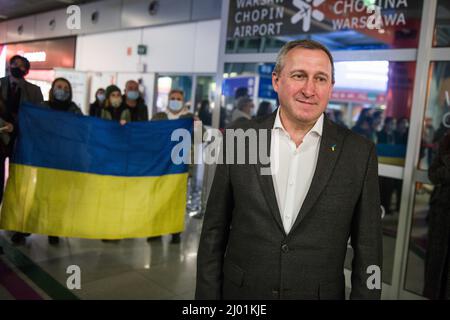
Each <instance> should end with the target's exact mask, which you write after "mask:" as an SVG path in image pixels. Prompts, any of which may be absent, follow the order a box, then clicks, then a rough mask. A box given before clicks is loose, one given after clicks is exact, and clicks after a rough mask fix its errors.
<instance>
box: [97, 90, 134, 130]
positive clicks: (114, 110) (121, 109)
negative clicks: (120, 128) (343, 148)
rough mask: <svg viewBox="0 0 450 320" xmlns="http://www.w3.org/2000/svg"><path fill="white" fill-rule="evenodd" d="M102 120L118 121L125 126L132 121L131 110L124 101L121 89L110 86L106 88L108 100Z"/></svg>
mask: <svg viewBox="0 0 450 320" xmlns="http://www.w3.org/2000/svg"><path fill="white" fill-rule="evenodd" d="M100 118H102V119H106V120H113V121H118V122H120V124H122V125H124V124H125V123H127V122H130V121H131V114H130V110H128V109H127V108H126V107H125V106H124V104H123V100H122V94H121V92H120V89H119V87H117V86H116V85H113V84H112V85H110V86H108V87H107V88H106V100H105V106H104V107H103V109H102V111H101V113H100Z"/></svg>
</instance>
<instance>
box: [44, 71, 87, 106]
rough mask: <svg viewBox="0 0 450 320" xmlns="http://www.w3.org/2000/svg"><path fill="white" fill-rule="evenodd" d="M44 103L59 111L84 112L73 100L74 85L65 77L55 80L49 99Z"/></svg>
mask: <svg viewBox="0 0 450 320" xmlns="http://www.w3.org/2000/svg"><path fill="white" fill-rule="evenodd" d="M43 105H44V106H46V107H49V108H50V109H53V110H57V111H67V112H72V113H75V114H82V112H81V110H80V108H79V107H78V106H77V105H76V104H75V102H73V101H72V86H71V85H70V82H69V80H67V79H65V78H56V79H55V80H53V83H52V87H51V89H50V93H49V99H48V100H47V101H44V103H43Z"/></svg>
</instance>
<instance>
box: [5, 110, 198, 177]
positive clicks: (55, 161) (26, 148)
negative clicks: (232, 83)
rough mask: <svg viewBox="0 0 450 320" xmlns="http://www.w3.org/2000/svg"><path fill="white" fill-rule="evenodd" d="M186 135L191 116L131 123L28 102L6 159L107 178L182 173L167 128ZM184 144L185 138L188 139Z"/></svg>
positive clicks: (169, 131)
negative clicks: (15, 140)
mask: <svg viewBox="0 0 450 320" xmlns="http://www.w3.org/2000/svg"><path fill="white" fill-rule="evenodd" d="M179 128H183V129H186V130H188V131H189V132H190V133H191V134H192V119H180V120H167V121H164V120H163V121H150V122H132V123H128V124H126V125H125V126H121V125H120V124H119V123H117V122H115V121H108V120H103V119H99V118H94V117H86V116H82V115H76V114H72V113H68V112H61V111H54V110H50V109H47V108H43V107H40V106H34V105H31V104H28V103H25V104H22V105H21V107H20V112H19V136H18V139H17V143H16V148H15V152H14V156H13V159H12V162H14V163H17V164H23V165H30V166H36V167H44V168H51V169H59V170H69V171H77V172H84V173H94V174H102V175H112V176H128V177H139V176H162V175H166V174H177V173H184V172H187V170H188V167H187V165H186V164H174V163H173V162H172V159H171V153H172V148H173V147H174V146H175V145H177V144H178V143H179V141H171V135H172V132H173V131H174V130H175V129H179ZM189 143H190V140H189Z"/></svg>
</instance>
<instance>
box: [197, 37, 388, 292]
mask: <svg viewBox="0 0 450 320" xmlns="http://www.w3.org/2000/svg"><path fill="white" fill-rule="evenodd" d="M272 80H273V86H274V89H275V91H276V92H277V93H278V98H279V101H280V106H279V108H278V109H277V111H276V112H274V113H273V114H271V115H269V116H265V117H263V118H257V119H254V120H250V121H247V122H243V123H241V128H240V129H243V130H244V132H249V131H251V130H253V131H254V132H256V134H257V136H258V138H261V135H262V132H267V133H268V134H267V137H268V139H267V140H268V141H267V142H266V143H267V148H268V149H267V150H270V155H269V158H270V163H269V165H268V167H267V166H264V163H266V162H267V161H263V159H262V158H258V161H256V164H252V163H245V164H230V163H229V159H227V158H228V155H227V154H229V153H230V148H233V149H232V150H231V151H233V155H234V156H233V157H235V156H236V154H238V153H239V152H242V150H239V148H238V147H236V145H234V146H232V147H230V146H229V145H230V143H229V142H230V141H229V140H230V138H229V136H228V135H227V134H226V135H224V144H223V148H222V150H223V157H224V159H226V162H224V164H220V163H219V164H218V165H217V167H216V173H215V177H214V181H213V185H212V188H211V192H210V195H209V198H208V204H207V208H206V212H205V218H204V222H203V229H202V234H201V238H200V245H199V250H198V256H197V288H196V298H197V299H344V298H345V280H344V274H343V273H344V260H345V256H346V252H347V244H348V239H349V238H350V239H351V241H350V243H351V245H352V247H353V253H354V254H353V263H352V277H351V282H352V292H351V295H350V297H351V298H352V299H379V298H380V296H381V265H382V233H381V210H380V199H379V185H378V164H377V157H376V151H375V146H374V144H373V143H372V142H370V141H368V140H366V139H365V138H363V137H360V136H359V135H357V134H355V133H352V132H351V131H350V130H348V129H346V128H343V127H341V126H338V125H336V124H335V123H333V122H331V121H330V120H329V119H328V118H327V117H326V116H325V115H324V111H325V109H326V107H327V104H328V101H329V99H330V97H331V92H332V89H333V84H334V67H333V58H332V56H331V54H330V52H329V51H328V49H326V48H325V47H324V46H322V45H321V44H320V43H317V42H315V41H311V40H300V41H293V42H290V43H287V44H286V45H285V46H283V48H282V49H281V50H280V53H279V55H278V58H277V63H276V66H275V69H274V72H273V74H272ZM235 132H236V131H235ZM227 133H228V132H227ZM249 140H251V139H247V140H246V143H245V144H244V148H243V149H244V153H245V154H249V153H251V152H252V151H251V149H252V147H254V146H252V143H251V142H249ZM257 141H259V139H258V140H257ZM258 147H261V146H258ZM257 154H259V153H257ZM233 157H230V158H231V159H232V158H233ZM247 159H248V158H247ZM234 163H236V162H234ZM263 169H269V170H270V171H269V173H270V174H264V172H263ZM374 279H378V280H376V281H375V282H373V281H372V280H374Z"/></svg>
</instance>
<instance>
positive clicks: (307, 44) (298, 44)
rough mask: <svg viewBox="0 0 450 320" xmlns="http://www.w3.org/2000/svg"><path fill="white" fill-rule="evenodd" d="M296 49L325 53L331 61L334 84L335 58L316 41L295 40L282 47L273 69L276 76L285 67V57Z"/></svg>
mask: <svg viewBox="0 0 450 320" xmlns="http://www.w3.org/2000/svg"><path fill="white" fill-rule="evenodd" d="M296 48H303V49H310V50H322V51H323V52H325V53H326V54H327V56H328V58H329V59H330V63H331V82H332V83H333V84H334V61H333V56H332V55H331V52H330V50H328V49H327V47H325V46H324V45H323V44H321V43H319V42H317V41H314V40H308V39H307V40H295V41H290V42H287V43H286V44H284V46H283V47H281V49H280V51H279V52H278V56H277V61H276V64H275V68H274V69H273V72H275V74H277V75H278V74H280V72H281V70H282V69H283V67H284V57H285V56H286V55H287V54H288V52H289V51H291V50H292V49H296Z"/></svg>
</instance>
